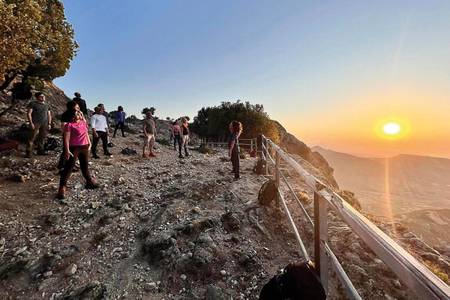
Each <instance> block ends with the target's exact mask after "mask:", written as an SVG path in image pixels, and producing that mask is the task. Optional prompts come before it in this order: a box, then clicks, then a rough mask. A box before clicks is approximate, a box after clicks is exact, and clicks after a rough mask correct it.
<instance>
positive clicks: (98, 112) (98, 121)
mask: <svg viewBox="0 0 450 300" xmlns="http://www.w3.org/2000/svg"><path fill="white" fill-rule="evenodd" d="M106 122H107V121H106V117H105V116H104V115H103V109H102V108H101V107H100V106H97V107H96V108H95V109H94V114H93V115H92V117H91V127H92V135H93V143H92V157H93V158H100V157H99V156H98V155H97V145H98V141H99V140H100V139H101V140H102V144H103V153H104V155H106V156H111V155H112V154H111V153H110V152H109V150H108V125H107V123H106Z"/></svg>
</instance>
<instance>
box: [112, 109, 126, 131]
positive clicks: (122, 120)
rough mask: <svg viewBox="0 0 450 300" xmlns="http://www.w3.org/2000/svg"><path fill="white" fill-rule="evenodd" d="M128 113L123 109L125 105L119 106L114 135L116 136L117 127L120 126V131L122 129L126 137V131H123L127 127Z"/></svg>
mask: <svg viewBox="0 0 450 300" xmlns="http://www.w3.org/2000/svg"><path fill="white" fill-rule="evenodd" d="M126 115H127V114H126V113H125V112H124V111H123V107H122V106H119V107H118V108H117V111H116V115H115V117H116V128H115V129H114V135H113V137H116V133H117V129H119V128H120V131H122V136H123V137H125V133H124V132H123V129H124V127H125V117H126Z"/></svg>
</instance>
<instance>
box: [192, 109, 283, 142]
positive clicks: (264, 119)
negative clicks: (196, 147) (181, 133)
mask: <svg viewBox="0 0 450 300" xmlns="http://www.w3.org/2000/svg"><path fill="white" fill-rule="evenodd" d="M233 120H237V121H240V122H241V123H242V125H243V128H244V131H243V133H242V137H243V138H254V137H256V136H257V135H259V134H265V135H267V136H269V137H271V138H273V139H275V140H276V139H277V137H278V132H277V127H276V125H275V123H274V122H273V121H272V120H270V118H269V116H268V115H267V113H266V112H264V107H263V105H260V104H250V102H241V101H240V100H237V101H236V102H222V103H221V104H220V105H219V106H212V107H206V108H205V107H203V108H202V109H201V110H199V111H198V113H197V116H196V117H195V118H194V122H193V124H192V125H191V128H192V131H194V132H196V133H197V134H199V135H200V136H202V137H208V138H213V139H220V138H226V137H227V136H228V134H229V131H228V125H229V124H230V122H231V121H233Z"/></svg>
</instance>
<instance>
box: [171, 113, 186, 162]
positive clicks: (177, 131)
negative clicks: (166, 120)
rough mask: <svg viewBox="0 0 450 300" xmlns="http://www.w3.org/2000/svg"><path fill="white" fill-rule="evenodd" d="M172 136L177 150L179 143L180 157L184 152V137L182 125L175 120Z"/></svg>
mask: <svg viewBox="0 0 450 300" xmlns="http://www.w3.org/2000/svg"><path fill="white" fill-rule="evenodd" d="M172 138H173V148H174V149H175V150H177V144H178V153H179V155H178V156H179V157H180V158H182V157H183V154H181V146H182V143H183V142H182V138H181V127H180V125H178V122H177V121H175V122H173V123H172Z"/></svg>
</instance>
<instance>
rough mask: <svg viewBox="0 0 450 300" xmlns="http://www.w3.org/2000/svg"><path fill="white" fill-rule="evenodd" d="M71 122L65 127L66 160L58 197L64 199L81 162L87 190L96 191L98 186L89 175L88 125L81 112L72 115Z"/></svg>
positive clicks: (73, 112)
mask: <svg viewBox="0 0 450 300" xmlns="http://www.w3.org/2000/svg"><path fill="white" fill-rule="evenodd" d="M70 119H71V121H70V122H68V123H66V124H65V125H64V148H65V151H64V152H65V159H66V162H65V164H64V169H63V171H62V172H61V178H60V182H59V189H58V193H57V195H56V197H57V198H58V199H61V200H62V199H64V197H65V195H64V194H65V192H66V187H67V181H68V179H69V177H70V175H71V174H72V170H73V168H74V166H75V162H76V160H77V159H78V160H79V161H80V169H81V173H82V174H83V177H84V178H85V179H86V188H87V189H95V188H97V187H98V184H97V183H96V182H95V181H94V179H93V178H92V177H91V174H90V173H89V168H88V167H89V149H90V148H91V141H90V139H89V132H88V125H87V123H86V120H84V117H83V114H82V112H80V111H72V112H71V113H70Z"/></svg>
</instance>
